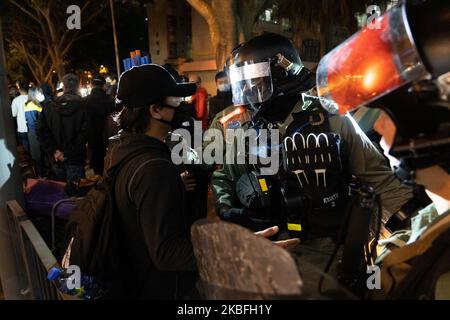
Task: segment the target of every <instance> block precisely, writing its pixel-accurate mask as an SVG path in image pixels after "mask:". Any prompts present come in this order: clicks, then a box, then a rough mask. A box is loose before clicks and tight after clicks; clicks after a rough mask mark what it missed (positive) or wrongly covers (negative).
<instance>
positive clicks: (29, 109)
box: [25, 102, 42, 112]
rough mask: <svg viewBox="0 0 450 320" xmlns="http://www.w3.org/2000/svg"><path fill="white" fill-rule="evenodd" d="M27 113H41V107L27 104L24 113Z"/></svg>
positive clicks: (32, 103)
mask: <svg viewBox="0 0 450 320" xmlns="http://www.w3.org/2000/svg"><path fill="white" fill-rule="evenodd" d="M29 111H37V112H42V107H41V106H39V105H37V104H35V103H34V102H28V103H27V104H26V105H25V112H29Z"/></svg>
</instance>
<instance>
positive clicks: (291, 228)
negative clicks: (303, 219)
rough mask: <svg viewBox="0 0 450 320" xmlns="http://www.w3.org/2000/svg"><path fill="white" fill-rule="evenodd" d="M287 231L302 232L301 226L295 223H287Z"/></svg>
mask: <svg viewBox="0 0 450 320" xmlns="http://www.w3.org/2000/svg"><path fill="white" fill-rule="evenodd" d="M288 230H289V231H298V232H300V231H302V225H301V224H295V223H288Z"/></svg>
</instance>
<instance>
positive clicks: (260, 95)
mask: <svg viewBox="0 0 450 320" xmlns="http://www.w3.org/2000/svg"><path fill="white" fill-rule="evenodd" d="M228 75H229V78H230V83H231V92H232V95H233V103H234V105H252V106H253V105H255V104H260V103H263V102H265V101H267V100H269V99H270V98H271V97H272V94H273V85H272V73H271V69H270V60H266V61H262V62H253V61H245V62H242V63H239V64H231V65H229V67H228Z"/></svg>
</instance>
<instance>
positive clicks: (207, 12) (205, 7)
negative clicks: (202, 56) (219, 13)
mask: <svg viewBox="0 0 450 320" xmlns="http://www.w3.org/2000/svg"><path fill="white" fill-rule="evenodd" d="M186 1H187V2H188V3H189V4H190V5H191V6H192V7H193V8H194V9H195V10H197V12H198V13H199V14H200V15H201V16H202V17H203V18H204V19H205V20H206V23H207V24H208V27H209V34H210V36H211V42H212V46H213V48H214V54H215V55H216V62H217V63H218V64H219V59H218V53H219V52H220V49H219V45H220V29H219V25H218V24H217V21H216V15H215V14H214V12H213V10H212V8H211V6H210V4H209V2H208V3H207V2H206V1H205V0H186Z"/></svg>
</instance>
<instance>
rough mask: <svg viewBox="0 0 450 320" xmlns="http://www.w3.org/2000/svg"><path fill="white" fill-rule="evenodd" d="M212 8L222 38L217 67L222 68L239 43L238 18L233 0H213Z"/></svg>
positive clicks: (217, 53) (217, 56)
mask: <svg viewBox="0 0 450 320" xmlns="http://www.w3.org/2000/svg"><path fill="white" fill-rule="evenodd" d="M212 8H213V11H214V13H215V15H216V21H217V24H218V25H219V30H220V39H219V47H218V51H217V52H216V62H217V69H219V70H221V69H222V68H223V67H224V66H225V63H226V60H227V58H228V57H229V56H230V53H231V51H232V50H233V49H234V48H235V47H236V45H237V43H238V32H237V20H236V16H237V14H236V12H235V7H234V1H233V0H213V2H212Z"/></svg>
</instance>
